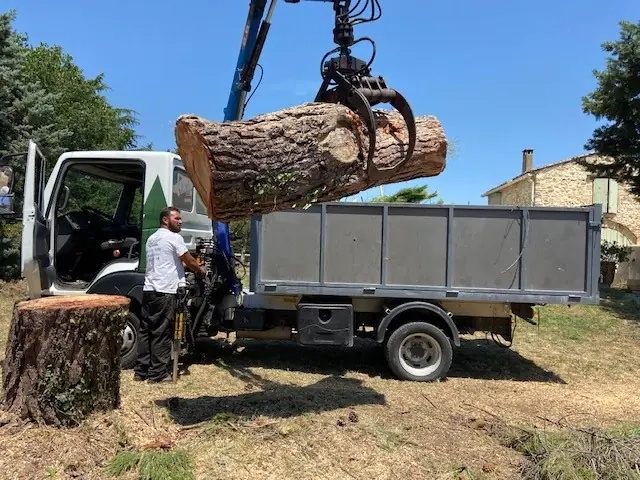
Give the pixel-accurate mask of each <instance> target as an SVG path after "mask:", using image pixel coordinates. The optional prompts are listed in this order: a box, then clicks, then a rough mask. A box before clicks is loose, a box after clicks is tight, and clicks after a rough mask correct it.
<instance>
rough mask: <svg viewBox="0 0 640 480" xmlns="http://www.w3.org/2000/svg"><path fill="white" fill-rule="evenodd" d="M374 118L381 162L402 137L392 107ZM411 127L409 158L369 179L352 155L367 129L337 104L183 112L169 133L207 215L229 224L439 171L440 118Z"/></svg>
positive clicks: (400, 150)
mask: <svg viewBox="0 0 640 480" xmlns="http://www.w3.org/2000/svg"><path fill="white" fill-rule="evenodd" d="M376 116H377V129H376V132H377V135H376V149H375V157H374V162H375V164H376V165H377V166H378V167H380V168H386V167H389V166H393V165H395V164H396V163H397V162H398V161H400V159H401V157H402V155H403V154H404V152H405V151H406V142H407V139H408V137H407V133H406V127H405V122H404V120H403V119H402V117H401V116H400V115H399V114H398V113H397V112H394V111H391V112H389V111H378V112H376ZM416 127H417V141H416V146H415V150H414V153H413V155H412V157H411V159H409V160H408V161H407V162H406V163H405V164H404V165H403V166H402V167H401V169H400V170H397V171H393V172H390V173H388V174H386V175H385V177H384V178H383V179H381V180H378V181H376V182H374V181H371V180H369V179H368V177H367V173H366V171H367V165H366V160H365V161H364V162H363V161H361V160H359V159H358V153H359V152H360V151H361V150H362V148H364V152H365V153H366V149H367V148H368V143H369V142H368V138H367V135H366V134H363V133H362V132H366V128H364V126H363V123H362V122H361V121H360V119H359V118H358V117H357V116H356V115H355V114H354V113H353V112H351V111H350V110H349V109H348V108H347V107H344V106H342V105H338V104H329V103H306V104H303V105H301V106H297V107H292V108H288V109H285V110H280V111H277V112H274V113H269V114H265V115H260V116H257V117H255V118H253V119H249V120H243V121H237V122H228V123H217V122H211V121H208V120H206V119H204V118H201V117H198V116H195V115H182V116H180V117H179V118H178V120H177V122H176V129H175V135H176V142H177V145H178V151H179V154H180V156H181V157H182V160H183V162H184V166H185V169H186V170H187V173H188V174H189V176H190V178H191V179H192V181H193V183H194V185H195V187H196V190H197V191H198V193H199V194H200V197H201V198H202V199H203V201H204V203H205V205H206V206H207V210H208V212H209V216H210V217H211V218H215V219H217V220H220V221H225V222H228V221H231V220H236V219H239V218H246V217H249V216H252V215H259V214H264V213H269V212H273V211H278V210H284V209H288V208H302V207H304V206H305V205H307V204H310V203H315V202H326V201H334V200H338V199H340V198H343V197H346V196H350V195H354V194H356V193H358V192H361V191H363V190H366V189H368V188H371V187H374V186H378V185H385V184H389V183H395V182H400V181H405V180H412V179H416V178H421V177H432V176H435V175H438V174H440V173H441V172H442V171H443V170H444V167H445V159H446V153H447V139H446V137H445V134H444V131H443V129H442V126H441V124H440V122H439V121H438V120H437V119H436V118H435V117H432V116H425V117H418V118H416ZM359 145H360V146H359ZM365 157H366V155H365Z"/></svg>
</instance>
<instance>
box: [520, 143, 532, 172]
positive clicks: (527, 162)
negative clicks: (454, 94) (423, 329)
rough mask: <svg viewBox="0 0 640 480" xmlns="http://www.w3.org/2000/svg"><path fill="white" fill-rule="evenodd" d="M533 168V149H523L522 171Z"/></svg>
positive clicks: (528, 170)
mask: <svg viewBox="0 0 640 480" xmlns="http://www.w3.org/2000/svg"><path fill="white" fill-rule="evenodd" d="M532 169H533V149H532V148H525V149H524V150H522V173H527V172H530V171H531V170H532Z"/></svg>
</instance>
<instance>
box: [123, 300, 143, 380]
mask: <svg viewBox="0 0 640 480" xmlns="http://www.w3.org/2000/svg"><path fill="white" fill-rule="evenodd" d="M139 329H140V319H138V317H137V316H136V314H135V313H133V312H131V311H129V315H128V316H127V324H126V326H125V327H124V330H123V331H122V348H121V349H120V368H121V369H122V370H127V369H129V368H133V366H134V365H135V364H136V357H137V356H138V332H139Z"/></svg>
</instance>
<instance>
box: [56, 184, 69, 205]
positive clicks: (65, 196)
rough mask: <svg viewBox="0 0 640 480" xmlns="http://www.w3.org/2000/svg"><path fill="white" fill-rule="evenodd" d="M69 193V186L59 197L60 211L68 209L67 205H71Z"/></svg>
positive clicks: (63, 188)
mask: <svg viewBox="0 0 640 480" xmlns="http://www.w3.org/2000/svg"><path fill="white" fill-rule="evenodd" d="M69 193H70V190H69V187H68V186H67V185H65V186H64V187H62V192H60V196H59V197H58V200H60V203H59V204H58V211H60V210H64V209H65V208H67V204H68V203H69Z"/></svg>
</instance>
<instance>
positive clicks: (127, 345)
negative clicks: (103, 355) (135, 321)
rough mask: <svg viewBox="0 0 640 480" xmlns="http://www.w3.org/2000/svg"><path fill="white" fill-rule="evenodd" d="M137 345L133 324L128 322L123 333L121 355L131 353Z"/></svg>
mask: <svg viewBox="0 0 640 480" xmlns="http://www.w3.org/2000/svg"><path fill="white" fill-rule="evenodd" d="M135 344H136V332H135V329H134V328H133V327H132V325H131V323H129V322H127V326H126V327H124V330H123V331H122V347H121V348H120V354H121V355H126V354H127V353H129V352H130V351H131V349H132V348H133V346H134V345H135Z"/></svg>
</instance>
